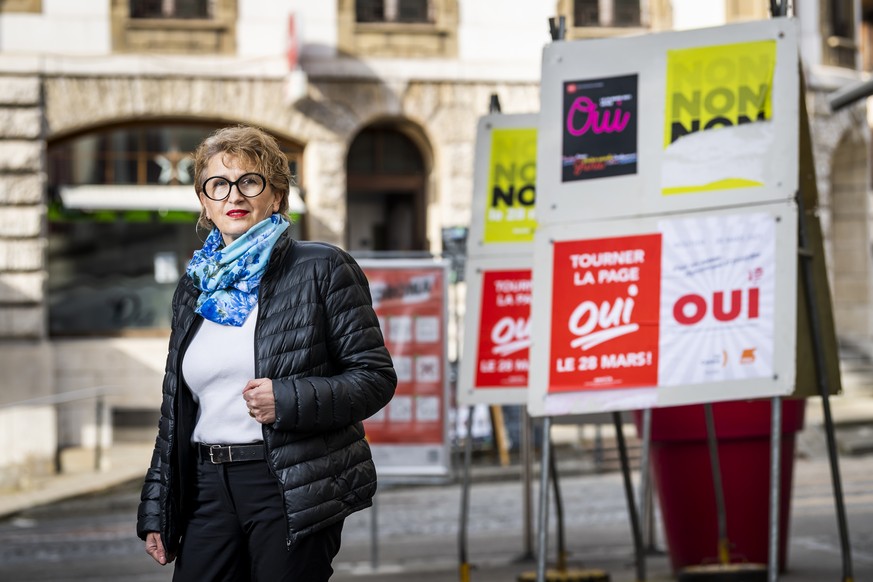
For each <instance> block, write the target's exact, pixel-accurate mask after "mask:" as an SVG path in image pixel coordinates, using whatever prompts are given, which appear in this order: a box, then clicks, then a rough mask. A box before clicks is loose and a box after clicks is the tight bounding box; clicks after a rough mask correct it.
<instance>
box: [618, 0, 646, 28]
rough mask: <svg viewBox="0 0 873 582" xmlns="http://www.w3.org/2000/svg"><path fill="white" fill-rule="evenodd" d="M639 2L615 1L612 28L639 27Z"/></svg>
mask: <svg viewBox="0 0 873 582" xmlns="http://www.w3.org/2000/svg"><path fill="white" fill-rule="evenodd" d="M639 25H640V0H615V3H614V5H613V13H612V26H639Z"/></svg>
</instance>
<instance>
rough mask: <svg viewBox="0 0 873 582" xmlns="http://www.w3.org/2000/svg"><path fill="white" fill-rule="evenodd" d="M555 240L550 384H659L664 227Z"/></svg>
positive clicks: (566, 387) (560, 388)
mask: <svg viewBox="0 0 873 582" xmlns="http://www.w3.org/2000/svg"><path fill="white" fill-rule="evenodd" d="M554 245H555V246H554V254H553V260H554V266H553V281H552V306H553V307H552V310H553V321H552V326H551V350H550V356H549V375H550V383H549V386H550V387H549V392H565V391H578V390H586V389H592V390H604V389H610V388H633V387H645V386H652V387H654V386H656V385H657V384H658V333H659V330H658V319H659V308H660V284H661V235H660V234H648V235H636V236H626V237H615V238H602V239H591V240H580V241H565V242H556V243H554Z"/></svg>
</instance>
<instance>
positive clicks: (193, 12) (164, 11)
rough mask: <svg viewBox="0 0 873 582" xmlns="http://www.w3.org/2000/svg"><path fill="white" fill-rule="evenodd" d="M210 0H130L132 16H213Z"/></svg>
mask: <svg viewBox="0 0 873 582" xmlns="http://www.w3.org/2000/svg"><path fill="white" fill-rule="evenodd" d="M210 5H211V2H209V0H130V17H131V18H211V17H212V14H211V11H210V9H209V8H210Z"/></svg>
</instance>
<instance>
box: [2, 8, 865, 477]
mask: <svg viewBox="0 0 873 582" xmlns="http://www.w3.org/2000/svg"><path fill="white" fill-rule="evenodd" d="M796 4H798V6H797V7H796V8H795V9H794V14H795V15H796V17H797V20H798V21H799V26H800V39H801V52H802V55H801V57H802V64H803V69H804V72H805V75H806V80H807V84H808V88H809V93H808V96H807V100H808V105H809V110H810V112H811V115H812V118H811V120H812V126H813V137H814V141H815V155H816V168H815V171H816V173H817V178H818V185H819V193H820V197H821V200H822V209H821V218H822V223H823V226H824V229H825V232H826V236H827V242H826V247H827V253H828V261H829V267H830V277H831V285H832V293H833V297H834V303H835V310H836V321H837V327H838V334H839V336H840V339H841V341H842V342H844V343H845V344H846V345H852V346H856V347H858V348H859V349H861V350H862V351H863V352H865V353H870V352H871V351H873V309H871V298H873V275H871V208H870V206H871V205H870V180H869V162H868V160H869V158H870V148H869V141H870V139H869V135H870V130H869V127H870V125H869V123H868V120H867V109H866V105H865V102H864V100H861V101H859V102H857V103H855V104H853V105H852V106H850V107H847V108H845V109H842V110H840V111H839V112H837V113H835V114H833V113H832V112H831V110H830V107H829V105H828V99H827V98H828V95H831V94H833V92H834V91H837V90H839V89H840V88H842V87H846V86H850V85H852V84H855V83H858V82H859V81H862V80H865V79H866V75H867V71H869V70H870V69H871V68H873V50H871V47H870V39H871V30H873V29H871V28H870V27H869V26H868V21H873V0H863V1H861V0H820V1H817V2H796ZM769 12H770V3H769V2H767V1H765V0H706V1H700V0H553V1H548V0H547V1H540V0H536V1H535V0H326V1H324V2H312V1H305V0H283V1H279V0H76V1H70V0H0V344H2V347H0V488H2V487H9V486H20V485H21V484H22V483H26V481H27V479H28V476H29V475H33V474H37V473H41V472H51V471H54V470H56V469H57V468H58V467H61V468H63V466H64V465H65V464H67V463H72V459H73V456H72V455H73V454H74V453H75V452H82V451H92V452H93V451H94V450H95V449H99V448H100V447H105V446H108V445H109V444H110V443H111V442H112V441H113V439H115V440H124V439H134V440H136V439H139V440H142V439H145V440H150V439H152V438H153V436H154V434H155V422H156V419H157V409H158V406H159V404H160V380H161V376H162V370H163V367H164V361H165V358H166V346H167V343H166V342H167V336H168V325H169V317H170V312H169V305H170V297H171V294H172V291H173V289H174V286H175V282H176V281H177V280H178V277H179V275H180V274H181V273H182V272H183V271H184V267H185V265H186V263H187V260H188V259H189V258H190V256H191V254H192V252H193V251H194V250H195V249H196V248H199V246H200V244H201V237H202V236H204V235H203V234H202V233H201V234H198V233H197V232H196V231H195V227H194V223H195V221H196V216H197V210H198V203H197V199H196V197H195V195H194V190H193V187H192V185H191V169H192V163H191V158H190V153H191V150H192V149H193V148H194V146H195V145H196V144H197V143H198V142H199V141H200V140H201V139H202V138H203V137H205V136H206V135H207V134H208V133H209V132H211V131H212V130H213V129H215V128H217V127H221V126H225V125H228V124H236V123H245V124H254V125H258V126H260V127H263V128H264V129H266V130H268V131H270V132H271V133H273V134H274V135H275V136H276V137H277V138H278V139H279V141H280V143H281V144H282V146H283V148H284V150H285V151H286V153H287V155H288V163H289V165H290V166H291V168H292V170H293V173H294V175H295V176H296V177H297V178H296V185H295V188H294V189H293V192H292V194H293V196H292V212H293V215H294V219H295V225H294V232H295V236H297V237H298V238H304V239H318V240H326V241H330V242H333V243H336V244H339V245H341V246H343V247H345V248H347V249H349V250H351V251H353V252H355V253H358V254H365V253H378V252H389V251H390V252H404V253H419V254H434V255H438V254H440V253H442V252H443V245H444V239H445V233H450V234H451V236H449V238H448V239H445V240H446V244H447V245H448V244H449V243H451V245H454V246H456V243H457V240H456V238H457V237H456V236H455V233H457V232H458V228H461V230H463V227H464V226H466V225H467V224H468V223H469V220H470V214H471V212H470V199H471V194H472V182H473V180H472V172H473V151H474V141H475V132H476V122H477V119H478V117H479V116H481V115H483V114H485V113H487V112H488V107H489V102H490V98H491V96H492V95H497V97H498V98H499V103H500V104H501V106H502V111H503V112H504V113H532V112H537V111H538V109H539V69H540V58H541V50H542V47H543V45H544V44H546V43H548V42H550V36H549V25H548V19H549V18H551V17H557V16H563V17H565V18H566V23H567V38H568V39H584V38H593V37H603V36H610V35H628V34H644V33H648V32H657V31H664V30H678V29H687V28H697V27H703V26H718V25H721V24H725V23H729V22H737V21H744V20H753V19H765V18H769ZM591 58H597V55H592V56H591Z"/></svg>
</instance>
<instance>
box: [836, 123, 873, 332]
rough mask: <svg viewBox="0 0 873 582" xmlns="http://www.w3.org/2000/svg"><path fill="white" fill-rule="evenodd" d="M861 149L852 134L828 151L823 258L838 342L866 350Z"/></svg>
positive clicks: (869, 289)
mask: <svg viewBox="0 0 873 582" xmlns="http://www.w3.org/2000/svg"><path fill="white" fill-rule="evenodd" d="M866 152H867V147H866V144H864V142H863V140H862V139H861V138H860V136H858V135H857V134H856V133H854V132H849V133H846V134H845V135H844V137H843V138H842V140H841V141H840V142H839V144H838V145H837V147H836V148H835V149H834V150H833V154H832V157H831V171H830V196H829V199H830V218H831V224H830V237H829V239H830V241H829V243H830V244H829V246H830V249H829V251H830V252H829V257H828V258H829V259H830V269H829V270H830V272H831V285H832V289H833V301H834V318H835V322H836V327H837V332H838V334H839V336H840V339H841V340H842V341H846V342H848V343H851V344H855V345H856V346H858V347H864V348H866V347H869V344H870V343H871V338H873V316H871V304H873V303H871V300H873V278H871V277H873V272H871V271H873V269H871V256H870V252H871V247H870V244H871V232H870V226H871V224H870V218H869V216H870V211H871V205H870V194H869V192H868V177H867V160H866Z"/></svg>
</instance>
